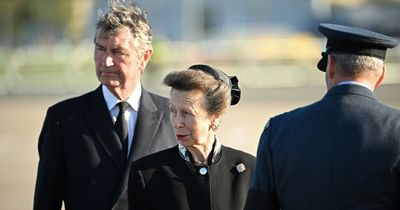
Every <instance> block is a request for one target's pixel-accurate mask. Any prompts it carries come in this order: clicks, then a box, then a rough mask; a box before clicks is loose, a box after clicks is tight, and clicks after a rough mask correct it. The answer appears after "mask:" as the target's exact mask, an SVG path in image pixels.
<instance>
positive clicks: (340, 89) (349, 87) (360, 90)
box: [325, 84, 377, 100]
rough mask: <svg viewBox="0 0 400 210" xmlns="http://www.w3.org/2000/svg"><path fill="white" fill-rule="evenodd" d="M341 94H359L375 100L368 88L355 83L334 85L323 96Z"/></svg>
mask: <svg viewBox="0 0 400 210" xmlns="http://www.w3.org/2000/svg"><path fill="white" fill-rule="evenodd" d="M343 94H354V95H360V96H364V97H367V98H370V99H373V100H377V99H376V97H375V95H374V93H373V92H372V91H371V90H370V89H368V88H366V87H364V86H361V85H355V84H343V85H336V86H334V87H332V88H331V89H330V90H329V91H328V92H327V93H326V95H325V97H330V96H335V95H343Z"/></svg>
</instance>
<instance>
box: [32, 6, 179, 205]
mask: <svg viewBox="0 0 400 210" xmlns="http://www.w3.org/2000/svg"><path fill="white" fill-rule="evenodd" d="M151 40H152V34H151V30H150V26H149V23H148V21H147V16H146V13H145V12H144V11H142V10H141V9H140V8H138V7H137V6H135V5H126V4H124V5H121V4H120V3H119V2H113V1H110V8H109V10H107V11H106V12H104V13H103V14H102V15H101V17H100V18H99V20H98V22H97V24H96V33H95V37H94V44H95V52H94V60H95V65H96V75H97V77H98V79H99V81H100V82H101V85H100V86H99V87H98V88H97V89H96V90H94V91H92V92H89V93H87V94H84V95H82V96H79V97H76V98H72V99H67V100H65V101H62V102H60V103H57V104H56V105H53V106H51V107H50V108H49V109H48V111H47V115H46V119H45V121H44V125H43V128H42V131H41V133H40V137H39V156H40V160H39V166H38V173H37V180H36V189H35V197H34V209H35V210H50V209H52V210H55V209H61V206H62V203H63V202H64V206H65V209H66V210H90V209H93V210H103V209H104V210H110V209H127V208H128V204H127V182H128V174H129V168H130V167H129V165H130V163H131V162H133V161H134V160H136V159H138V158H140V157H143V156H145V155H148V154H151V153H154V152H156V151H159V150H162V149H166V148H168V147H170V146H174V145H176V143H177V141H176V137H175V134H174V131H173V129H172V126H171V125H170V122H169V110H168V99H167V98H164V97H161V96H158V95H155V94H152V93H150V92H147V91H146V90H145V89H142V87H141V83H140V78H141V74H142V73H143V72H144V70H145V67H146V65H147V63H148V61H149V59H150V57H151V55H152V46H151ZM120 102H123V103H120ZM120 104H121V105H120ZM114 124H115V125H114Z"/></svg>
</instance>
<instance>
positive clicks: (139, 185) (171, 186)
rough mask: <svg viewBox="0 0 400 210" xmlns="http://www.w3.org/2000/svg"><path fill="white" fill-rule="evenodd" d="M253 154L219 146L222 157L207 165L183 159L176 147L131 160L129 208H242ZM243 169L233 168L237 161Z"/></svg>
mask: <svg viewBox="0 0 400 210" xmlns="http://www.w3.org/2000/svg"><path fill="white" fill-rule="evenodd" d="M254 162H255V158H254V156H252V155H250V154H247V153H244V152H242V151H239V150H234V149H232V148H229V147H225V146H222V150H221V156H220V159H219V160H216V161H215V162H214V163H213V164H212V165H209V166H208V167H205V168H207V170H208V172H207V173H206V174H205V175H201V174H200V173H199V169H200V168H202V167H199V166H195V165H193V164H191V163H190V162H187V161H186V160H184V159H183V158H182V157H181V155H180V154H179V152H178V147H177V146H175V147H172V148H170V149H167V150H164V151H161V152H158V153H155V154H153V155H150V156H147V157H145V158H143V159H140V160H138V161H136V162H134V163H133V165H132V169H131V174H130V177H129V188H128V197H129V209H131V210H133V209H135V210H150V209H160V210H185V209H192V210H196V209H198V210H207V209H214V210H235V209H243V207H244V202H245V200H246V196H247V191H248V189H249V184H250V178H251V172H252V170H253V166H254ZM240 163H242V164H243V165H244V168H242V169H243V170H238V169H236V166H237V165H238V164H240Z"/></svg>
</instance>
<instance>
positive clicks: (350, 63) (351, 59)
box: [332, 53, 384, 76]
mask: <svg viewBox="0 0 400 210" xmlns="http://www.w3.org/2000/svg"><path fill="white" fill-rule="evenodd" d="M332 55H333V56H334V57H335V58H336V67H337V69H338V70H339V71H340V72H341V73H342V74H343V75H347V76H357V75H360V74H363V73H368V72H377V71H378V70H380V69H382V68H383V65H384V64H383V60H381V59H379V58H375V57H371V56H365V55H354V54H346V53H332Z"/></svg>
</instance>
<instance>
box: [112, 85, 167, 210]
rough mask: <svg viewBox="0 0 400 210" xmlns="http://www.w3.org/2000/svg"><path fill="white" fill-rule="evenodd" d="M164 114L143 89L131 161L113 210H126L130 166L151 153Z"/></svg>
mask: <svg viewBox="0 0 400 210" xmlns="http://www.w3.org/2000/svg"><path fill="white" fill-rule="evenodd" d="M162 116H163V115H162V113H160V111H159V110H158V108H157V106H156V104H155V103H154V101H153V99H152V98H151V96H150V94H149V93H148V92H147V91H146V90H144V89H142V96H141V99H140V107H139V113H138V117H137V120H136V126H135V134H134V136H133V144H132V146H131V150H130V154H129V161H128V164H126V165H125V170H124V175H123V177H122V180H121V183H120V186H119V187H118V193H117V194H116V204H115V206H114V207H113V208H112V209H113V210H117V209H124V208H125V207H124V206H126V205H127V202H128V201H127V188H128V178H129V169H130V164H131V163H132V162H133V161H135V160H137V159H138V158H140V157H143V156H145V155H147V154H148V153H149V150H150V148H151V146H152V144H153V142H154V137H155V136H154V135H155V134H156V133H157V130H158V128H159V126H160V123H161V121H162Z"/></svg>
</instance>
